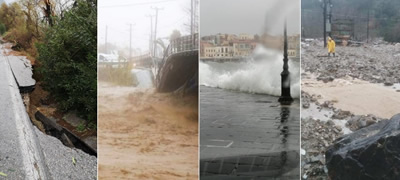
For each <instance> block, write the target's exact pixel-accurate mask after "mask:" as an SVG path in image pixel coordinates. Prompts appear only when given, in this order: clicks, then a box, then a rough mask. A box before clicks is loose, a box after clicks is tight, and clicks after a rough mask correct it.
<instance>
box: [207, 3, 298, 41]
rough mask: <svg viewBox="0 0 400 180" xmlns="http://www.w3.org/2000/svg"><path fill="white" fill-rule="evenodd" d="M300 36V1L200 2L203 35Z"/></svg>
mask: <svg viewBox="0 0 400 180" xmlns="http://www.w3.org/2000/svg"><path fill="white" fill-rule="evenodd" d="M285 17H287V22H288V34H299V33H300V0H201V1H200V33H201V36H204V35H210V34H216V33H234V34H239V33H251V34H261V33H263V32H264V31H267V32H269V33H270V34H273V35H277V34H283V22H284V19H285Z"/></svg>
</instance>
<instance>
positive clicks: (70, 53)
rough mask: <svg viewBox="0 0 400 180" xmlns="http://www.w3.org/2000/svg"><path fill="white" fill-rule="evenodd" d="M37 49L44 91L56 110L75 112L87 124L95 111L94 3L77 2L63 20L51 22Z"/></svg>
mask: <svg viewBox="0 0 400 180" xmlns="http://www.w3.org/2000/svg"><path fill="white" fill-rule="evenodd" d="M54 20H55V22H56V23H55V25H54V26H53V27H50V28H49V29H48V30H47V31H46V33H45V37H44V39H43V42H41V43H38V44H36V47H37V49H38V54H39V56H38V58H37V60H38V61H39V68H38V70H39V72H40V73H41V75H42V76H41V77H42V79H41V81H42V83H43V84H42V85H43V88H44V89H45V90H47V91H49V92H50V93H51V95H52V96H53V97H54V98H55V100H56V101H57V103H58V105H59V108H60V109H61V110H64V111H69V110H77V112H78V114H79V115H80V116H81V117H83V118H85V119H87V120H88V123H89V122H95V121H96V117H97V116H96V112H97V71H96V68H97V65H96V63H97V59H96V52H97V48H96V43H97V1H96V0H85V1H84V0H78V1H77V3H76V4H75V5H74V7H73V8H72V9H71V10H69V11H67V12H66V13H65V14H64V17H63V18H62V19H56V18H55V19H54Z"/></svg>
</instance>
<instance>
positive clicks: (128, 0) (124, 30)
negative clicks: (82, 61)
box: [98, 0, 190, 51]
mask: <svg viewBox="0 0 400 180" xmlns="http://www.w3.org/2000/svg"><path fill="white" fill-rule="evenodd" d="M151 7H159V8H163V10H160V11H159V13H158V14H159V15H158V28H157V37H158V38H160V37H169V36H170V34H171V33H172V31H173V30H174V29H177V30H179V31H180V32H181V34H182V35H185V34H188V33H189V32H188V31H187V30H186V29H187V28H186V27H185V26H184V23H186V24H187V23H189V22H190V20H189V18H190V14H188V13H187V12H186V10H187V9H189V8H190V0H113V1H110V0H98V43H100V44H104V42H105V29H106V25H107V26H108V37H107V41H108V42H111V43H114V44H118V46H120V47H129V24H134V25H133V30H132V49H135V48H141V49H142V51H147V50H148V47H149V36H150V18H148V17H146V15H155V10H153V9H152V8H151ZM154 22H155V18H153V23H154ZM153 28H154V27H153Z"/></svg>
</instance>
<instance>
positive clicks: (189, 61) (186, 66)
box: [156, 34, 199, 92]
mask: <svg viewBox="0 0 400 180" xmlns="http://www.w3.org/2000/svg"><path fill="white" fill-rule="evenodd" d="M198 42H199V36H198V34H193V35H188V36H182V37H180V38H177V39H175V40H172V41H171V42H170V44H169V45H168V47H167V49H166V50H165V51H164V57H163V58H162V60H161V62H159V64H157V65H156V67H158V69H157V71H156V72H157V75H156V87H157V91H159V92H172V91H176V90H183V91H184V92H186V91H193V92H194V91H195V92H197V86H198V66H199V65H198V59H199V58H198V53H199V43H198Z"/></svg>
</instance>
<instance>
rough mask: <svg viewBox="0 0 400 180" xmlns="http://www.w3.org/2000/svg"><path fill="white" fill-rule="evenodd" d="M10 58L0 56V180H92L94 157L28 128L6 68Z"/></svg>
mask: <svg viewBox="0 0 400 180" xmlns="http://www.w3.org/2000/svg"><path fill="white" fill-rule="evenodd" d="M12 59H15V58H9V57H8V56H3V55H1V56H0V107H1V108H0V123H1V126H0V138H1V140H0V172H1V173H0V177H6V179H17V180H18V179H35V180H36V179H41V180H46V179H85V180H86V179H96V176H97V175H96V174H97V158H96V157H95V156H90V155H88V154H86V153H84V152H82V151H81V150H78V149H71V148H68V147H65V146H64V145H63V144H62V143H61V142H60V141H59V140H58V139H56V138H54V137H51V136H48V135H46V134H43V133H42V132H41V131H39V130H38V129H37V128H36V127H34V126H33V125H32V123H31V121H30V119H29V116H28V114H27V112H26V110H25V107H24V104H23V101H22V97H21V94H20V89H19V86H18V84H17V81H16V77H15V75H14V74H13V71H12V70H11V68H10V67H11V66H10V63H9V60H12ZM14 73H15V72H14Z"/></svg>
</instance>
